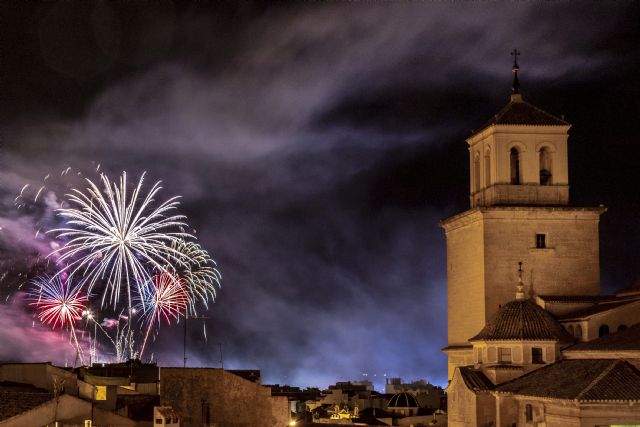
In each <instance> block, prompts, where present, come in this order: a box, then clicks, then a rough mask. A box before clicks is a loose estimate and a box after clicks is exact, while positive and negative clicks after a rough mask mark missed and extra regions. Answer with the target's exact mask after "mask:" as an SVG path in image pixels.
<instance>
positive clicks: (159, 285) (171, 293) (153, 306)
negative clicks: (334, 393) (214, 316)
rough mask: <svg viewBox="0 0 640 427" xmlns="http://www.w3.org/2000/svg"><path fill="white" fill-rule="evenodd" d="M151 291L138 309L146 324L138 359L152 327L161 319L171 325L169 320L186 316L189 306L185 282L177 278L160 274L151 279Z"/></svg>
mask: <svg viewBox="0 0 640 427" xmlns="http://www.w3.org/2000/svg"><path fill="white" fill-rule="evenodd" d="M150 288H151V291H150V292H149V293H148V294H146V296H147V301H141V302H140V307H141V309H142V310H144V311H143V315H142V321H143V323H146V324H147V331H146V333H145V335H144V341H143V342H142V347H141V349H140V357H141V358H142V355H143V353H144V349H145V347H146V344H147V339H148V338H149V332H151V329H152V328H153V326H154V325H156V324H157V326H158V327H159V326H160V323H161V322H162V319H164V320H166V321H167V323H169V324H170V323H171V319H172V318H173V319H178V318H180V316H184V315H186V310H187V306H190V305H191V304H190V299H191V298H190V295H189V293H188V289H187V283H186V281H185V280H184V279H183V278H182V277H180V276H178V274H175V273H174V274H171V273H166V272H161V273H159V274H156V275H155V276H153V278H152V279H151V286H150Z"/></svg>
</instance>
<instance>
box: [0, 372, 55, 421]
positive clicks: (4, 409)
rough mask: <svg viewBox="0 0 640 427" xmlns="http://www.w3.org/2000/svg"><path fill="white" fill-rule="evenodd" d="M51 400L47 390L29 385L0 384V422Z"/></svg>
mask: <svg viewBox="0 0 640 427" xmlns="http://www.w3.org/2000/svg"><path fill="white" fill-rule="evenodd" d="M51 399H53V395H52V394H51V393H49V392H48V391H47V390H44V389H41V388H37V387H34V386H32V385H31V384H22V383H14V382H9V381H2V382H0V421H2V420H6V419H7V418H11V417H14V416H16V415H19V414H21V413H23V412H26V411H29V410H31V409H33V408H35V407H36V406H40V405H42V404H44V403H45V402H48V401H49V400H51Z"/></svg>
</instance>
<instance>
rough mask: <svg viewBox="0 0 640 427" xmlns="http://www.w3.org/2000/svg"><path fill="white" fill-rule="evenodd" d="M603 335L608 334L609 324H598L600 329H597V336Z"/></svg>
mask: <svg viewBox="0 0 640 427" xmlns="http://www.w3.org/2000/svg"><path fill="white" fill-rule="evenodd" d="M605 335H609V325H600V329H598V336H599V337H603V336H605Z"/></svg>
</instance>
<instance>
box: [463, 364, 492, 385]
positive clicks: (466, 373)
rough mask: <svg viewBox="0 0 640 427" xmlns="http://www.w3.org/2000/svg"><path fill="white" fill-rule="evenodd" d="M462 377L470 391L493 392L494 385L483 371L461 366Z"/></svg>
mask: <svg viewBox="0 0 640 427" xmlns="http://www.w3.org/2000/svg"><path fill="white" fill-rule="evenodd" d="M459 369H460V375H461V376H462V379H463V380H464V383H465V384H466V385H467V388H468V389H469V390H473V391H489V390H493V388H494V387H493V383H492V382H491V380H490V379H489V378H487V377H486V376H485V374H483V373H482V371H479V370H476V369H473V367H472V366H461V367H460V368H459Z"/></svg>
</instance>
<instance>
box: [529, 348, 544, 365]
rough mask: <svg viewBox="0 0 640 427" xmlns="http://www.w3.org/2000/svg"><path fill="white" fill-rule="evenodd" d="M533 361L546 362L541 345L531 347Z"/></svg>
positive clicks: (536, 362) (537, 362)
mask: <svg viewBox="0 0 640 427" xmlns="http://www.w3.org/2000/svg"><path fill="white" fill-rule="evenodd" d="M531 363H535V364H541V363H544V359H543V358H542V349H541V348H539V347H533V348H532V349H531Z"/></svg>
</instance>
